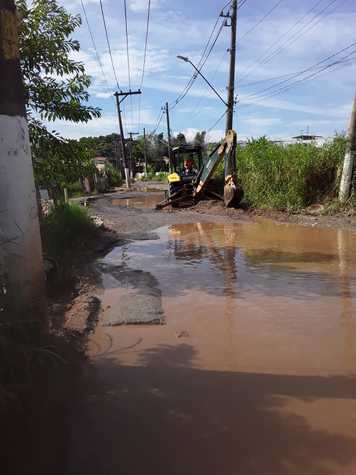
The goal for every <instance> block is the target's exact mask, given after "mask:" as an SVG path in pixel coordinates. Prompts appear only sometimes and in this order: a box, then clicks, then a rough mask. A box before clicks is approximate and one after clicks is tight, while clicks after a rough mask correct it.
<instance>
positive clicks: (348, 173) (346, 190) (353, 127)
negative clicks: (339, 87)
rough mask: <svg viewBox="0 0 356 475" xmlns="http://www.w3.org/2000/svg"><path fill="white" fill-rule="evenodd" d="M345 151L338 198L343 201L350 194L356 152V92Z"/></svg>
mask: <svg viewBox="0 0 356 475" xmlns="http://www.w3.org/2000/svg"><path fill="white" fill-rule="evenodd" d="M347 139H348V140H347V145H346V153H345V158H344V166H343V170H342V176H341V182H340V191H339V200H340V201H341V203H344V202H345V201H346V200H347V199H348V197H349V196H350V191H351V183H352V175H353V168H354V158H355V154H356V94H355V97H354V103H353V107H352V113H351V120H350V126H349V130H348V134H347Z"/></svg>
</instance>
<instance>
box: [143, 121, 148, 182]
mask: <svg viewBox="0 0 356 475" xmlns="http://www.w3.org/2000/svg"><path fill="white" fill-rule="evenodd" d="M143 156H144V159H145V177H147V150H146V129H145V127H144V128H143Z"/></svg>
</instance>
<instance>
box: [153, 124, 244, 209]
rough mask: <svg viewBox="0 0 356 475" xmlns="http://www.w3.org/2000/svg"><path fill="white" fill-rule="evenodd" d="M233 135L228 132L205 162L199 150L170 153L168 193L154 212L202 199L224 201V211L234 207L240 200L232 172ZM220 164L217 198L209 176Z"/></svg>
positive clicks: (188, 148) (185, 147) (190, 147)
mask: <svg viewBox="0 0 356 475" xmlns="http://www.w3.org/2000/svg"><path fill="white" fill-rule="evenodd" d="M235 156H236V132H235V131H234V130H229V131H228V132H227V133H226V136H225V138H224V140H223V141H222V143H221V144H219V145H218V146H217V147H215V149H214V150H213V151H212V152H211V153H210V154H209V156H208V158H207V159H206V161H205V162H203V159H202V150H201V147H200V146H193V145H182V146H179V147H175V148H173V150H172V160H171V170H170V171H171V173H170V174H169V175H168V185H169V188H168V192H167V193H166V197H165V200H164V201H162V202H160V203H158V204H157V205H156V209H163V208H165V207H167V206H172V207H188V206H192V205H194V204H196V203H197V202H198V201H200V200H201V199H204V198H208V197H213V198H215V199H216V198H217V199H221V200H223V201H224V203H225V206H226V207H232V206H237V205H238V204H239V203H240V201H241V199H242V197H243V191H242V188H241V187H240V186H239V185H238V183H237V179H236V173H235V172H234V170H235V166H234V163H235ZM221 161H224V163H225V183H224V193H223V196H221V195H220V194H219V193H216V192H215V191H214V190H212V189H211V187H209V185H210V184H211V179H212V176H213V174H214V172H215V170H216V168H217V166H218V165H219V163H220V162H221Z"/></svg>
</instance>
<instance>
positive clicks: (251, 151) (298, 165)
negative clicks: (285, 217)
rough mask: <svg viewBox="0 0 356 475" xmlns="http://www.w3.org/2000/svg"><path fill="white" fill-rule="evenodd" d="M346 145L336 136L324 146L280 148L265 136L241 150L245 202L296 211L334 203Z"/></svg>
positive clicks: (263, 206) (342, 138) (256, 205)
mask: <svg viewBox="0 0 356 475" xmlns="http://www.w3.org/2000/svg"><path fill="white" fill-rule="evenodd" d="M345 144H346V140H345V138H344V137H343V136H336V137H335V138H334V140H333V141H332V142H331V143H329V144H326V145H324V146H323V147H316V146H314V145H303V144H295V145H288V146H281V145H276V144H273V143H271V142H269V141H268V140H267V139H266V138H265V137H262V138H260V139H258V140H252V141H250V142H249V143H248V144H247V146H246V147H243V148H242V147H239V148H238V150H237V168H238V178H239V181H240V183H241V184H242V187H243V189H244V192H245V199H246V201H247V202H248V203H250V204H251V205H252V206H254V207H258V208H271V209H279V210H290V211H296V210H299V209H302V208H305V207H306V206H309V205H311V204H313V203H320V202H325V201H327V200H332V199H333V198H334V197H335V196H336V191H337V188H338V179H339V169H340V166H341V164H342V161H343V157H344V152H345ZM219 172H220V174H221V173H222V167H220V168H219Z"/></svg>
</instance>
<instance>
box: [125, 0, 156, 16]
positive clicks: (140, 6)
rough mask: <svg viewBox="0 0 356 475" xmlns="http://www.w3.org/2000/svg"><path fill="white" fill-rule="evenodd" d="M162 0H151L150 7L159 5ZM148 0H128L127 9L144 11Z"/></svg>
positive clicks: (154, 7) (138, 11)
mask: <svg viewBox="0 0 356 475" xmlns="http://www.w3.org/2000/svg"><path fill="white" fill-rule="evenodd" d="M162 3H163V2H162V0H151V9H152V10H153V9H156V8H159V7H161V4H162ZM147 7H148V0H129V9H130V10H132V11H133V12H136V13H141V12H146V11H147Z"/></svg>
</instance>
